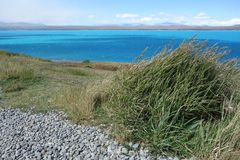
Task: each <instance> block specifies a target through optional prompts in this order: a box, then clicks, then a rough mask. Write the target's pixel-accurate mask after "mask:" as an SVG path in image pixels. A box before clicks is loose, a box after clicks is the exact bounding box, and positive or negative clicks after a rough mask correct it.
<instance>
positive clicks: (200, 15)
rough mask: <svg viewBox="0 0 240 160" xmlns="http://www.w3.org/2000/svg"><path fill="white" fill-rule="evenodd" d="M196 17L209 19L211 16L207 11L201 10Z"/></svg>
mask: <svg viewBox="0 0 240 160" xmlns="http://www.w3.org/2000/svg"><path fill="white" fill-rule="evenodd" d="M194 18H196V19H208V18H209V16H208V15H207V13H205V12H200V13H198V14H197V15H196V16H195V17H194Z"/></svg>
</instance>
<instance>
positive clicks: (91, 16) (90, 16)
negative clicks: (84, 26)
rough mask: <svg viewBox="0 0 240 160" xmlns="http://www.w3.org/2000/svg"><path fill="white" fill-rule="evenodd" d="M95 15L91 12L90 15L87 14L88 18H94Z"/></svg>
mask: <svg viewBox="0 0 240 160" xmlns="http://www.w3.org/2000/svg"><path fill="white" fill-rule="evenodd" d="M95 17H96V16H95V15H92V14H91V15H88V18H89V19H93V18H95Z"/></svg>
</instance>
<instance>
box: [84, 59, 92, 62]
mask: <svg viewBox="0 0 240 160" xmlns="http://www.w3.org/2000/svg"><path fill="white" fill-rule="evenodd" d="M90 62H91V61H90V60H89V59H86V60H83V61H82V63H90Z"/></svg>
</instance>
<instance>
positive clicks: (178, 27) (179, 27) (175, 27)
mask: <svg viewBox="0 0 240 160" xmlns="http://www.w3.org/2000/svg"><path fill="white" fill-rule="evenodd" d="M0 30H240V25H234V26H187V25H168V26H163V25H153V26H145V25H139V26H117V25H116V26H115V25H104V26H47V25H40V26H25V25H24V26H21V25H1V24H0Z"/></svg>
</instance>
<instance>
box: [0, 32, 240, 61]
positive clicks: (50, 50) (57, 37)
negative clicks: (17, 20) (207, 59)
mask: <svg viewBox="0 0 240 160" xmlns="http://www.w3.org/2000/svg"><path fill="white" fill-rule="evenodd" d="M194 35H197V38H198V39H203V40H208V42H209V44H215V43H218V44H219V45H220V46H222V47H228V48H229V49H230V50H231V51H232V53H231V54H230V55H229V56H228V57H230V58H232V57H240V31H198V30H194V31H193V30H186V31H181V30H176V31H170V30H167V31H166V30H153V31H151V30H150V31H149V30H136V31H133V30H78V31H76V30H74V31H71V30H62V31H61V30H52V31H46V30H33V31H15V30H14V31H0V50H8V51H11V52H17V53H24V54H27V55H31V56H33V57H39V58H44V59H50V60H86V59H89V60H93V61H114V62H131V61H134V60H135V59H136V57H138V56H139V55H140V54H141V52H142V51H143V50H144V49H145V48H146V47H148V51H147V52H146V53H145V57H152V56H153V55H154V54H155V53H156V51H158V50H160V49H161V48H163V47H164V46H166V45H167V46H169V47H172V48H175V47H177V45H178V44H179V43H181V42H182V41H183V40H184V39H189V38H191V37H193V36H194Z"/></svg>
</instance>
